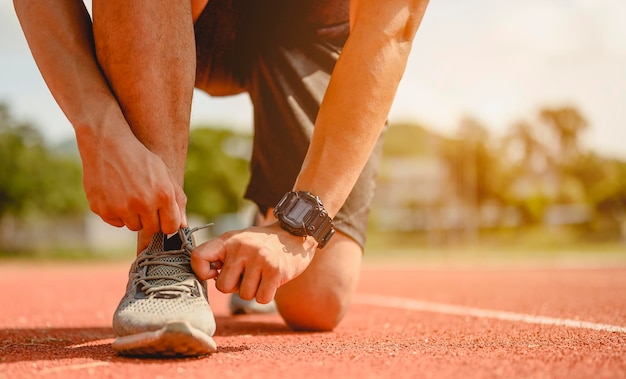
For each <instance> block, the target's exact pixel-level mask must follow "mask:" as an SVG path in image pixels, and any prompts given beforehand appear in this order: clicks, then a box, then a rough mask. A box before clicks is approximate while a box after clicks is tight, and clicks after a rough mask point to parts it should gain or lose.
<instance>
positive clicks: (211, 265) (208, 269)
mask: <svg viewBox="0 0 626 379" xmlns="http://www.w3.org/2000/svg"><path fill="white" fill-rule="evenodd" d="M225 259H226V244H225V243H224V241H223V240H222V239H221V238H219V237H218V238H215V239H213V240H210V241H207V242H205V243H203V244H201V245H198V246H197V247H196V248H195V249H194V250H193V251H192V252H191V268H192V269H193V272H194V273H195V274H196V276H197V277H198V278H200V279H201V280H207V279H213V278H217V276H218V275H219V273H220V272H219V270H220V269H221V268H222V264H223V263H224V260H225Z"/></svg>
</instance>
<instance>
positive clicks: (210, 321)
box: [113, 229, 215, 335]
mask: <svg viewBox="0 0 626 379" xmlns="http://www.w3.org/2000/svg"><path fill="white" fill-rule="evenodd" d="M195 230H197V229H193V230H191V231H190V230H189V229H181V230H180V232H179V237H176V236H175V237H174V238H180V240H179V241H178V244H177V247H178V249H176V250H169V251H165V238H164V235H163V234H162V233H157V234H155V235H154V236H153V238H152V241H151V242H150V244H149V245H148V247H147V248H146V249H145V250H144V251H142V252H141V253H140V254H139V255H138V256H137V259H136V260H135V262H134V263H133V265H132V266H131V270H130V273H129V283H128V286H127V291H126V294H125V296H124V297H123V298H122V300H121V301H120V304H119V305H118V308H117V310H116V311H115V314H114V317H113V328H114V329H115V331H116V333H117V334H118V335H128V334H135V333H140V332H143V331H147V330H155V329H159V328H161V327H162V326H163V325H165V324H166V323H167V322H170V321H181V320H183V321H189V322H190V323H191V324H192V325H193V326H194V327H196V328H198V329H200V330H203V331H205V332H206V333H207V334H209V335H212V334H213V333H214V331H215V320H214V317H213V313H212V312H211V308H210V307H209V303H208V299H207V295H206V282H202V281H200V280H199V279H198V278H197V277H196V276H195V275H194V273H193V271H192V268H191V251H192V250H193V242H192V239H191V234H192V233H193V232H194V231H195Z"/></svg>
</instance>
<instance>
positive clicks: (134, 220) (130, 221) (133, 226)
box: [122, 216, 142, 232]
mask: <svg viewBox="0 0 626 379" xmlns="http://www.w3.org/2000/svg"><path fill="white" fill-rule="evenodd" d="M122 221H124V225H126V227H127V228H128V229H130V230H132V231H134V232H136V231H138V230H141V229H142V225H141V220H140V219H139V216H127V217H124V218H122Z"/></svg>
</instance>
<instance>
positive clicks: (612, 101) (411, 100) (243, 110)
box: [0, 0, 626, 159]
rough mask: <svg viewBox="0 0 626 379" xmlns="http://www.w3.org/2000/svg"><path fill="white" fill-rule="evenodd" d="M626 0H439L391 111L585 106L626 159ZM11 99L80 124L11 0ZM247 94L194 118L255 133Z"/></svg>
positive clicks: (4, 34) (42, 119)
mask: <svg viewBox="0 0 626 379" xmlns="http://www.w3.org/2000/svg"><path fill="white" fill-rule="evenodd" d="M624 18H626V1H624V0H524V1H520V0H517V1H515V0H514V1H507V2H504V1H500V0H473V1H464V0H445V1H444V0H439V1H436V0H433V1H431V2H430V5H429V7H428V10H427V12H426V16H425V18H424V20H423V22H422V25H421V27H420V29H419V31H418V33H417V36H416V39H415V42H414V44H413V49H412V53H411V57H410V59H409V62H408V65H407V69H406V72H405V75H404V77H403V79H402V82H401V83H400V86H399V88H398V92H397V96H396V99H395V102H394V104H393V106H392V109H391V112H390V115H389V120H390V122H391V124H392V125H393V123H394V122H404V121H410V122H415V123H419V124H421V125H424V126H426V127H428V128H429V129H432V130H435V131H438V132H441V133H443V134H453V133H454V132H455V130H456V129H457V127H458V124H459V122H460V120H461V119H462V118H463V117H472V118H474V119H476V120H477V121H479V122H480V123H481V124H482V125H484V126H485V127H487V129H488V130H490V131H491V132H492V133H493V134H494V135H495V136H502V135H503V134H504V133H505V132H506V131H507V130H508V128H510V126H511V125H512V124H513V123H515V122H518V121H521V120H527V121H531V122H532V121H533V120H535V119H536V117H537V113H538V110H539V109H540V108H541V107H559V106H574V107H576V108H577V109H578V110H579V111H580V112H581V113H582V115H583V116H584V117H585V118H586V119H587V121H588V122H589V129H588V130H587V131H586V132H585V133H584V134H583V135H582V140H583V141H582V143H583V146H584V147H585V148H589V149H593V150H595V151H597V152H599V153H602V154H604V155H608V156H615V157H619V158H624V159H626V22H623V20H624ZM0 102H5V103H8V104H9V106H10V108H11V110H12V112H13V114H14V116H15V117H16V118H18V119H19V120H22V121H26V122H31V123H33V124H35V125H36V126H37V127H38V128H40V130H41V131H42V133H43V134H44V136H45V137H46V138H47V139H48V140H49V141H51V142H52V143H55V142H60V141H62V140H64V139H67V138H72V137H73V129H72V127H71V126H70V124H69V123H68V121H67V120H66V118H65V116H64V115H63V113H62V112H61V111H60V110H59V108H58V106H57V105H56V103H55V102H54V99H53V98H52V96H51V95H50V93H49V91H48V89H47V87H46V86H45V83H44V82H43V79H42V78H41V75H40V74H39V72H38V70H37V67H36V65H35V64H34V61H33V59H32V56H31V55H30V51H29V50H28V46H27V44H26V41H25V39H24V37H23V35H22V34H21V29H20V27H19V23H18V21H17V18H16V16H15V13H14V11H13V8H12V2H10V1H0ZM251 120H252V109H251V105H250V102H249V101H248V99H247V97H246V96H245V95H238V96H235V97H228V98H211V97H209V96H207V95H205V94H204V93H201V92H196V94H195V97H194V103H193V107H192V125H193V124H200V123H211V124H224V125H235V126H237V127H239V128H241V129H243V130H251V127H250V125H251Z"/></svg>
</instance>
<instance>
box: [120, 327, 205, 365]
mask: <svg viewBox="0 0 626 379" xmlns="http://www.w3.org/2000/svg"><path fill="white" fill-rule="evenodd" d="M111 347H112V348H113V350H114V351H116V352H117V353H118V354H120V355H129V356H152V357H196V356H200V355H207V354H211V353H215V352H216V351H217V345H216V344H215V341H214V340H213V338H211V336H209V335H208V334H206V333H204V332H203V331H201V330H199V329H196V328H194V327H193V326H191V325H190V324H189V322H187V321H172V322H169V323H167V324H166V325H165V326H164V327H162V328H161V329H159V330H155V331H150V332H143V333H138V334H131V335H128V336H123V337H118V338H117V339H116V340H115V341H113V344H112V345H111Z"/></svg>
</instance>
